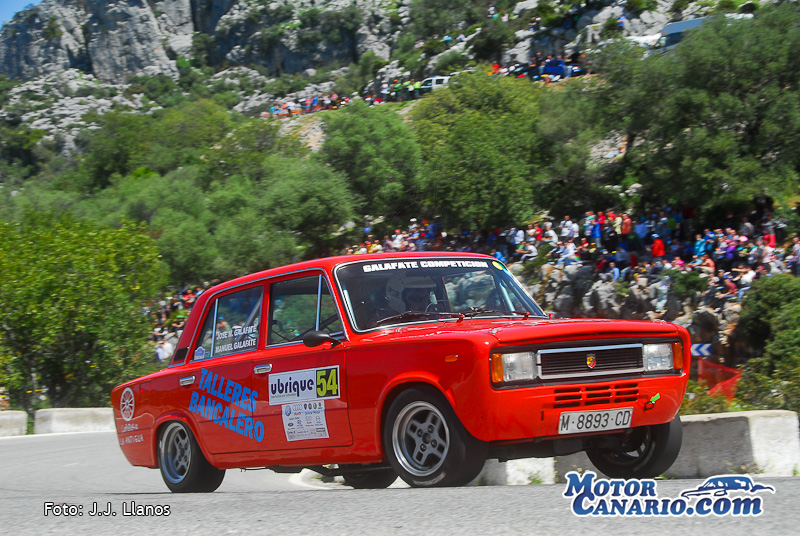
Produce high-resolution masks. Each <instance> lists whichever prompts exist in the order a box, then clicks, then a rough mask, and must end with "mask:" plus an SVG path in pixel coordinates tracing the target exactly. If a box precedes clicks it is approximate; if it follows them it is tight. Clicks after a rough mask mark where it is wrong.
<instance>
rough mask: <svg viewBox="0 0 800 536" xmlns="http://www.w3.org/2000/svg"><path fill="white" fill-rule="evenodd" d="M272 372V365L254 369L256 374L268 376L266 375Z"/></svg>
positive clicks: (259, 366)
mask: <svg viewBox="0 0 800 536" xmlns="http://www.w3.org/2000/svg"><path fill="white" fill-rule="evenodd" d="M271 370H272V365H270V364H267V365H258V366H256V367H255V368H253V372H255V373H256V374H266V373H268V372H270V371H271Z"/></svg>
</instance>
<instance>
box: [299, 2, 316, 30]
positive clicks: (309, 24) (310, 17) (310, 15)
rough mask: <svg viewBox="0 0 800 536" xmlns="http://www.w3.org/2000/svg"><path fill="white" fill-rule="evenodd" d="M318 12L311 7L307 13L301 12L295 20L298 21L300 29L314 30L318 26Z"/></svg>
mask: <svg viewBox="0 0 800 536" xmlns="http://www.w3.org/2000/svg"><path fill="white" fill-rule="evenodd" d="M320 13H321V12H320V10H319V9H317V8H315V7H312V8H311V9H309V10H308V11H303V12H302V13H300V14H299V15H298V16H297V18H299V19H300V27H301V28H316V27H317V26H319V14H320Z"/></svg>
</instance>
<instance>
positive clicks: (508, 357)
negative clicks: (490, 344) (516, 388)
mask: <svg viewBox="0 0 800 536" xmlns="http://www.w3.org/2000/svg"><path fill="white" fill-rule="evenodd" d="M491 367H492V383H495V384H502V383H514V382H521V381H531V380H533V379H534V378H536V354H535V353H533V352H514V353H508V354H501V353H494V354H492V358H491Z"/></svg>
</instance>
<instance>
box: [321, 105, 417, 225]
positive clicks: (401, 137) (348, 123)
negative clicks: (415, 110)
mask: <svg viewBox="0 0 800 536" xmlns="http://www.w3.org/2000/svg"><path fill="white" fill-rule="evenodd" d="M325 125H326V134H327V136H326V138H325V143H324V145H323V146H322V150H321V151H320V153H319V158H321V159H322V160H323V161H324V162H326V163H328V164H330V165H331V167H333V169H335V170H337V171H339V172H340V173H342V174H343V175H344V176H345V177H347V184H348V187H349V189H350V192H351V193H352V194H353V205H354V206H355V208H356V211H357V212H358V213H359V214H360V215H362V216H363V215H366V214H372V215H376V214H377V215H385V216H387V217H388V218H389V219H390V220H391V219H398V218H402V217H406V216H408V215H409V214H414V213H415V211H416V210H417V209H418V207H419V197H420V190H419V188H420V185H419V171H420V168H421V164H422V160H421V154H420V148H419V145H418V144H417V141H416V139H415V138H414V135H413V133H412V131H411V129H409V128H408V126H407V125H406V124H405V123H404V122H403V119H402V118H401V117H400V116H399V115H398V114H396V113H392V112H390V111H387V110H383V109H380V108H370V107H369V106H367V105H366V104H363V103H356V104H355V105H353V106H348V107H347V108H345V109H344V110H342V111H341V112H339V113H336V114H330V115H328V116H327V117H326V118H325Z"/></svg>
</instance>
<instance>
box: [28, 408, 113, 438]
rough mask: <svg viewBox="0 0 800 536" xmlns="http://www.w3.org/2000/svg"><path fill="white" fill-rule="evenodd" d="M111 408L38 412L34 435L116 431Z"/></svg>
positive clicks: (35, 418) (58, 409) (44, 410)
mask: <svg viewBox="0 0 800 536" xmlns="http://www.w3.org/2000/svg"><path fill="white" fill-rule="evenodd" d="M114 430H116V427H115V426H114V410H113V409H111V408H52V409H40V410H39V411H37V412H36V415H35V417H34V424H33V433H34V434H55V433H64V432H106V431H114Z"/></svg>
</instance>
